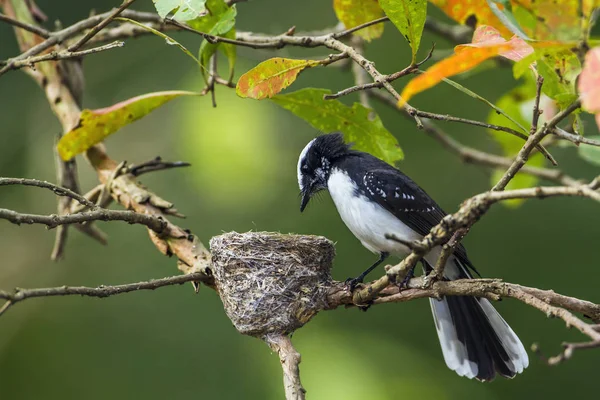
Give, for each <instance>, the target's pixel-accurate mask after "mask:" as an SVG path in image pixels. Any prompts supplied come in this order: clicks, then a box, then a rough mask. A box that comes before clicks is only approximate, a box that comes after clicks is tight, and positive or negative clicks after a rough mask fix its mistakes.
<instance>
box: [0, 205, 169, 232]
mask: <svg viewBox="0 0 600 400" xmlns="http://www.w3.org/2000/svg"><path fill="white" fill-rule="evenodd" d="M0 219H5V220H8V221H10V222H12V223H13V224H17V225H21V224H30V225H31V224H42V225H46V226H47V227H48V228H49V229H52V228H56V227H57V226H60V225H70V224H80V223H82V222H89V221H124V222H128V223H130V224H140V225H145V226H147V227H148V228H150V229H152V230H153V231H155V232H157V233H161V232H162V231H163V230H164V229H165V228H166V226H167V224H166V222H165V220H164V219H162V218H160V217H155V216H152V215H144V214H139V213H136V212H133V211H123V210H105V209H95V210H92V211H85V212H80V213H76V214H66V215H55V214H54V215H38V214H24V213H18V212H16V211H13V210H7V209H5V208H0Z"/></svg>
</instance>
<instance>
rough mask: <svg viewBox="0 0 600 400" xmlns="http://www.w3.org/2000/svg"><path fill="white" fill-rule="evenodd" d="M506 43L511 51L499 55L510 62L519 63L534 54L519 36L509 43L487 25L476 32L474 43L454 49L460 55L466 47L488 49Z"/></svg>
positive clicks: (515, 36)
mask: <svg viewBox="0 0 600 400" xmlns="http://www.w3.org/2000/svg"><path fill="white" fill-rule="evenodd" d="M504 43H505V44H508V45H509V46H510V49H509V50H506V51H503V52H501V53H499V55H501V56H502V57H505V58H508V59H509V60H512V61H519V60H522V59H523V58H525V57H527V56H528V55H530V54H531V53H533V47H531V46H530V45H529V44H527V42H525V41H524V40H523V39H521V38H520V37H518V36H517V35H514V36H513V37H512V38H511V39H510V40H508V41H507V40H505V39H504V38H503V37H502V35H500V32H498V30H497V29H496V28H494V27H493V26H487V25H482V26H480V27H478V28H477V29H476V30H475V33H474V34H473V43H470V44H461V45H458V46H456V47H455V48H454V52H455V53H459V52H461V51H463V50H464V49H465V48H466V47H488V46H491V45H497V44H504Z"/></svg>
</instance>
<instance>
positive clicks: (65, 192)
mask: <svg viewBox="0 0 600 400" xmlns="http://www.w3.org/2000/svg"><path fill="white" fill-rule="evenodd" d="M10 185H22V186H35V187H39V188H44V189H49V190H51V191H52V192H53V193H54V194H56V195H57V196H66V197H70V198H72V199H73V200H76V201H78V202H79V203H81V204H82V205H84V206H87V207H95V205H94V203H92V202H91V201H89V200H88V199H86V198H85V197H83V196H82V195H80V194H78V193H75V192H74V191H72V190H70V189H67V188H64V187H61V186H58V185H55V184H53V183H50V182H46V181H40V180H38V179H27V178H0V186H10Z"/></svg>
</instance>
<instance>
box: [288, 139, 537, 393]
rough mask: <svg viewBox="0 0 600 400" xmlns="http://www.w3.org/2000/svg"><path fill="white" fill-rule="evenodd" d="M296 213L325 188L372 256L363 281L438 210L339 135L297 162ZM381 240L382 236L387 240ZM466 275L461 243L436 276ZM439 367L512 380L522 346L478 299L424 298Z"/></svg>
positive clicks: (436, 218) (434, 255)
mask: <svg viewBox="0 0 600 400" xmlns="http://www.w3.org/2000/svg"><path fill="white" fill-rule="evenodd" d="M298 184H299V186H300V190H301V195H302V203H301V206H300V211H303V210H304V208H305V207H306V205H307V204H308V202H309V200H310V198H311V196H312V195H314V194H315V193H316V192H318V191H320V190H324V189H327V190H328V191H329V193H330V194H331V197H332V199H333V202H334V203H335V206H336V208H337V210H338V212H339V214H340V216H341V217H342V220H343V221H344V223H345V224H346V225H347V226H348V228H349V229H350V231H352V233H353V234H354V236H356V237H357V238H358V239H359V240H360V241H361V243H362V245H363V246H364V247H366V248H367V249H369V250H370V251H372V252H373V253H376V254H378V255H379V259H378V261H377V262H376V263H375V264H374V265H373V266H371V267H370V268H369V269H367V270H366V271H365V272H364V273H362V274H361V275H360V276H358V277H357V278H355V279H354V280H353V281H354V282H362V280H363V279H364V277H365V276H366V275H367V274H368V273H369V272H370V271H372V270H373V269H374V268H375V267H376V266H377V265H379V264H381V263H382V262H383V261H384V260H385V259H386V258H387V257H388V256H390V255H393V256H398V257H405V256H406V255H408V254H409V253H410V249H409V248H408V247H406V246H405V245H403V244H401V243H399V242H398V241H394V240H391V239H387V238H386V235H390V234H391V235H394V236H396V237H399V238H400V239H403V240H404V241H406V242H408V241H414V240H420V239H421V238H423V236H424V235H426V234H427V233H429V230H430V229H431V228H432V227H434V226H435V225H437V224H438V223H439V222H440V221H441V220H442V218H444V216H445V215H446V213H445V212H444V211H443V210H442V209H441V208H440V206H439V205H437V204H436V202H435V201H433V199H432V198H431V197H429V195H427V193H425V191H424V190H423V189H421V188H420V187H419V186H418V185H417V184H416V183H415V182H413V181H412V180H411V179H410V178H409V177H407V176H406V175H404V174H403V173H402V172H400V171H399V170H398V169H396V168H394V167H392V166H391V165H389V164H387V163H386V162H384V161H382V160H380V159H378V158H376V157H374V156H372V155H371V154H368V153H364V152H361V151H356V150H353V149H352V148H351V146H350V145H348V144H346V143H344V140H343V136H342V135H341V134H339V133H333V134H328V135H323V136H319V137H317V138H316V139H313V140H312V141H311V142H310V143H308V145H306V147H305V148H304V150H302V153H301V154H300V158H299V160H298ZM388 237H389V236H388ZM440 251H441V249H440V248H434V249H433V250H432V251H431V252H430V253H429V254H427V255H426V256H425V257H424V259H423V260H422V261H423V266H424V270H425V272H426V273H428V272H430V271H431V270H432V266H433V265H435V264H436V261H437V259H438V257H439V255H440ZM470 269H471V270H474V268H473V265H472V264H471V262H470V261H469V259H468V258H467V253H466V250H465V248H464V247H463V246H462V245H459V246H457V248H456V250H455V252H454V254H453V255H452V256H451V257H450V258H449V259H448V261H447V264H446V266H445V270H444V279H447V280H454V279H467V278H472V275H471V273H470V271H469V270H470ZM430 303H431V310H432V312H433V319H434V321H435V327H436V329H437V333H438V337H439V340H440V344H441V347H442V352H443V354H444V360H445V361H446V365H447V366H448V368H450V369H451V370H453V371H455V372H456V373H457V374H459V375H460V376H465V377H467V378H470V379H472V378H476V379H478V380H480V381H491V380H492V379H494V377H495V376H496V372H497V373H498V374H500V375H502V376H504V377H508V378H513V377H514V376H515V375H516V374H518V373H521V372H523V370H524V369H525V368H527V366H528V365H529V358H528V356H527V352H526V351H525V348H524V347H523V344H522V343H521V341H520V340H519V338H518V337H517V335H516V334H515V333H514V332H513V330H512V329H511V328H510V326H508V324H507V323H506V322H505V321H504V319H502V317H501V316H500V314H499V313H498V312H497V311H496V310H495V309H494V307H493V306H492V304H491V303H490V302H489V301H488V300H487V299H484V298H475V297H467V296H448V297H445V298H443V299H441V300H437V299H430Z"/></svg>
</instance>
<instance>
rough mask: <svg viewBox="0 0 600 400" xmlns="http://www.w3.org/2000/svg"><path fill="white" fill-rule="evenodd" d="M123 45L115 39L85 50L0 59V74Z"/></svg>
mask: <svg viewBox="0 0 600 400" xmlns="http://www.w3.org/2000/svg"><path fill="white" fill-rule="evenodd" d="M124 45H125V43H124V42H120V41H116V42H112V43H109V44H105V45H102V46H98V47H93V48H91V49H86V50H82V51H75V52H72V51H68V50H63V51H53V52H50V53H48V54H44V55H43V56H34V57H30V58H26V59H24V60H19V61H13V60H8V61H0V65H2V64H6V65H5V66H4V67H3V68H2V69H0V75H2V74H4V73H5V72H7V71H8V70H16V69H21V68H23V67H32V68H33V64H37V63H39V62H43V61H58V60H67V59H69V58H79V57H83V56H88V55H90V54H96V53H100V52H102V51H106V50H110V49H114V48H116V47H123V46H124Z"/></svg>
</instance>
